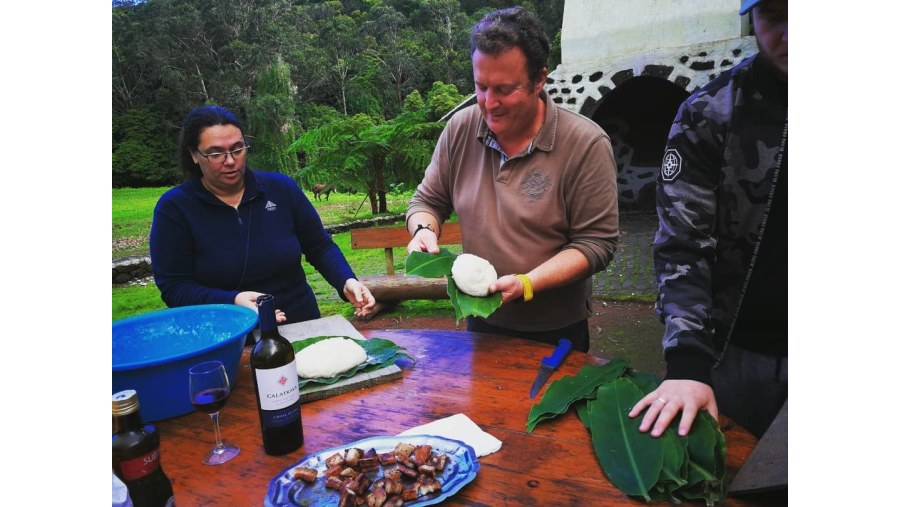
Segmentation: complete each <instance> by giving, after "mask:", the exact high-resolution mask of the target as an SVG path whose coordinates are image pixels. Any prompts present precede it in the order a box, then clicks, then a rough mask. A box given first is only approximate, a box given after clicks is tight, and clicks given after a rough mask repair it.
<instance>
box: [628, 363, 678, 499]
mask: <svg viewBox="0 0 900 507" xmlns="http://www.w3.org/2000/svg"><path fill="white" fill-rule="evenodd" d="M632 380H633V379H632ZM673 425H675V426H674V427H677V420H676V421H673V422H672V424H671V425H669V427H668V428H666V431H664V432H663V434H662V435H661V436H660V437H659V440H660V441H661V442H662V445H663V467H662V470H660V472H659V479H657V481H656V485H655V486H654V487H653V488H652V489H651V490H650V497H651V498H652V499H653V500H655V501H660V502H670V503H680V499H679V498H678V497H677V496H675V492H676V490H678V488H680V487H682V486H684V485H685V484H687V482H688V481H687V478H686V477H687V474H688V463H689V456H688V453H687V439H686V438H681V437H679V436H678V434H677V433H675V430H673V429H672V428H673Z"/></svg>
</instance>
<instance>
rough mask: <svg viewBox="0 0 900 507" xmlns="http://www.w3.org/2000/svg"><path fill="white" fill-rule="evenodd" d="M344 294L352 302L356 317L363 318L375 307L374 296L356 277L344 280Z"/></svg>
mask: <svg viewBox="0 0 900 507" xmlns="http://www.w3.org/2000/svg"><path fill="white" fill-rule="evenodd" d="M344 295H345V296H347V300H348V301H350V303H351V304H353V307H354V310H353V313H354V314H355V315H356V316H357V317H359V318H361V319H365V318H366V317H368V316H369V315H370V314H372V313H373V310H374V309H375V297H374V296H372V293H371V292H369V288H368V287H366V286H365V285H363V284H362V283H360V281H359V280H357V279H356V278H348V279H347V281H346V282H344Z"/></svg>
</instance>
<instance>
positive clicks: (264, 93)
mask: <svg viewBox="0 0 900 507" xmlns="http://www.w3.org/2000/svg"><path fill="white" fill-rule="evenodd" d="M255 89H256V98H255V99H254V100H253V102H252V104H251V106H250V108H249V111H248V115H247V116H248V119H249V123H250V124H249V128H250V132H252V133H253V138H252V139H251V140H250V141H249V143H250V145H251V146H252V149H251V156H252V157H253V164H254V165H255V166H257V167H259V168H260V169H262V170H265V171H277V172H280V173H282V174H286V175H288V176H291V177H293V178H294V179H295V180H298V177H299V170H298V169H299V168H298V164H297V157H296V155H295V154H294V153H293V152H291V151H289V150H288V147H289V146H290V143H291V141H292V140H293V139H295V138H296V136H297V130H298V129H297V126H296V124H295V121H296V119H295V118H296V115H295V111H294V97H293V92H292V89H291V70H290V67H289V66H288V65H287V64H286V63H284V61H282V60H281V58H280V57H278V58H277V59H276V61H275V63H273V64H272V65H271V66H269V68H267V69H266V70H265V71H264V72H263V73H261V74H260V75H259V77H258V78H257V79H256V87H255ZM298 181H299V180H298Z"/></svg>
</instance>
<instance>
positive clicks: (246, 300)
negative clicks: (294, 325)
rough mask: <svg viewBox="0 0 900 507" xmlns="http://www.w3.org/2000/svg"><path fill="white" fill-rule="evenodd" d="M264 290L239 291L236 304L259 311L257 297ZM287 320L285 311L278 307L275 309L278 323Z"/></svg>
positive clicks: (235, 300)
mask: <svg viewBox="0 0 900 507" xmlns="http://www.w3.org/2000/svg"><path fill="white" fill-rule="evenodd" d="M262 295H263V293H262V292H253V291H250V290H248V291H244V292H239V293H238V295H237V296H235V297H234V304H236V305H240V306H246V307H247V308H249V309H251V310H253V311H254V312H257V313H259V310H257V308H256V298H258V297H259V296H262ZM286 320H287V316H286V315H285V314H284V312H283V311H281V310H279V309H278V308H276V309H275V322H276V323H277V324H281V323H282V322H285V321H286Z"/></svg>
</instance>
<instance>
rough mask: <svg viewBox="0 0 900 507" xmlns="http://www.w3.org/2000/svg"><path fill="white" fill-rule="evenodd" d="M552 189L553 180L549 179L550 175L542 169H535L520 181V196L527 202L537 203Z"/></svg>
mask: <svg viewBox="0 0 900 507" xmlns="http://www.w3.org/2000/svg"><path fill="white" fill-rule="evenodd" d="M552 187H553V180H551V179H550V175H548V174H547V173H546V172H545V171H544V170H543V169H535V170H534V171H532V172H531V174H529V175H528V176H526V177H525V179H524V180H522V195H524V196H525V197H526V198H527V199H528V202H535V201H539V200H540V199H541V197H543V196H544V194H546V193H547V191H548V190H550V189H551V188H552Z"/></svg>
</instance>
